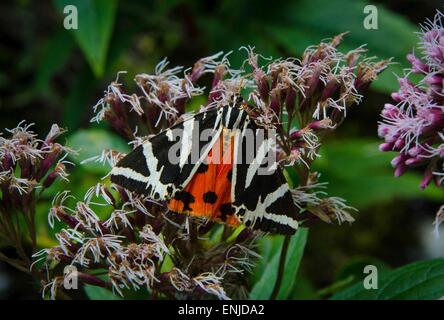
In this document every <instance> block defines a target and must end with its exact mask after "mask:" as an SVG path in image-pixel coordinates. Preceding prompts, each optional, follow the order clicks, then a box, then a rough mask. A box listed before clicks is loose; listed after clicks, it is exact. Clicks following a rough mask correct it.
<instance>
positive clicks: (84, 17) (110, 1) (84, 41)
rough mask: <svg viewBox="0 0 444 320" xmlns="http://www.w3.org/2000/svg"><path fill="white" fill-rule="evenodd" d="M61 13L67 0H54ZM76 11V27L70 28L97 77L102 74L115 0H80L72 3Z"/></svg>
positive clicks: (115, 6) (111, 27) (67, 3)
mask: <svg viewBox="0 0 444 320" xmlns="http://www.w3.org/2000/svg"><path fill="white" fill-rule="evenodd" d="M54 3H55V6H56V8H57V9H58V10H59V11H60V13H61V14H62V15H63V17H64V14H63V9H64V7H65V6H67V5H70V4H72V1H69V0H54ZM74 5H75V6H76V7H77V12H78V29H77V30H70V31H71V32H72V33H73V35H74V37H75V39H76V41H77V43H78V45H79V47H80V49H81V50H82V52H83V54H84V55H85V58H86V60H87V61H88V63H89V64H90V65H91V68H92V69H93V71H94V74H95V75H96V76H97V77H100V76H102V75H103V72H104V69H105V64H106V57H107V52H108V47H109V41H110V38H111V34H112V30H113V26H114V20H115V16H116V9H117V0H82V1H76V2H75V4H74Z"/></svg>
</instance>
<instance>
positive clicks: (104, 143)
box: [68, 129, 130, 174]
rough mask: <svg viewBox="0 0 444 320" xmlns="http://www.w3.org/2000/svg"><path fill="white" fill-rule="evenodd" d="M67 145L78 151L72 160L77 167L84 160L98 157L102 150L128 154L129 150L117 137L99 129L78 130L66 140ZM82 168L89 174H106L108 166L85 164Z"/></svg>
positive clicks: (93, 163) (95, 163)
mask: <svg viewBox="0 0 444 320" xmlns="http://www.w3.org/2000/svg"><path fill="white" fill-rule="evenodd" d="M68 145H69V146H70V147H71V148H73V149H75V150H79V155H78V156H77V157H74V158H73V161H74V162H76V163H77V164H78V165H79V164H80V163H81V162H82V161H83V160H85V159H89V158H91V157H95V156H100V154H101V153H102V151H103V150H106V149H112V150H116V151H119V152H128V151H129V150H130V148H129V147H128V145H127V144H126V143H125V141H124V140H123V139H122V138H120V137H119V136H117V135H115V134H112V133H110V132H108V131H105V130H101V129H87V130H85V129H84V130H79V131H77V132H76V133H74V134H72V135H71V136H70V137H69V138H68ZM82 167H83V168H84V169H86V170H88V171H90V172H94V173H98V174H107V173H108V172H109V170H110V167H109V166H103V165H102V164H100V163H97V162H86V163H84V164H82Z"/></svg>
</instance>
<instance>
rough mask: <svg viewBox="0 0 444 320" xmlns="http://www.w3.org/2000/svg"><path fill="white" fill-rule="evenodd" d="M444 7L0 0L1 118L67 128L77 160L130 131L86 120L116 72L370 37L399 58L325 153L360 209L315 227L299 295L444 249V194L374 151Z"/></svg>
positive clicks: (94, 170) (2, 271) (10, 282)
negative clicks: (68, 21) (438, 228)
mask: <svg viewBox="0 0 444 320" xmlns="http://www.w3.org/2000/svg"><path fill="white" fill-rule="evenodd" d="M68 4H74V5H76V6H77V8H78V13H79V29H78V30H65V29H64V27H63V19H64V14H63V8H64V7H65V5H68ZM368 4H373V5H375V6H376V8H377V9H378V29H377V30H366V29H365V28H364V27H363V20H364V17H365V16H366V15H365V14H364V13H363V10H364V7H365V6H366V5H368ZM442 5H443V3H442V1H434V0H428V1H424V0H415V1H413V0H394V1H393V0H391V1H382V0H381V1H371V2H370V1H362V0H335V1H332V0H295V1H273V2H271V1H265V0H259V1H258V0H256V1H252V0H251V1H234V0H227V1H222V0H219V1H180V0H173V1H160V0H159V1H141V0H140V1H137V0H130V1H128V0H127V1H118V0H96V1H93V0H78V1H73V0H72V1H65V0H54V1H30V0H17V1H2V2H1V4H0V12H2V13H1V15H0V39H1V41H0V64H1V68H0V127H1V128H2V129H3V128H12V127H15V126H16V125H17V123H18V122H19V121H21V120H27V121H28V122H34V123H36V126H35V127H34V129H35V131H36V132H38V133H40V134H42V135H43V134H46V133H47V131H48V130H49V128H50V126H51V124H52V123H59V124H60V125H62V126H63V127H66V128H68V129H69V132H68V134H67V135H66V139H67V142H68V144H69V145H70V146H71V147H73V148H76V149H79V148H81V149H82V151H81V153H80V156H79V157H78V158H77V159H73V161H75V162H77V163H79V161H80V160H82V159H85V158H87V157H90V156H92V155H97V154H99V153H100V152H101V150H102V149H104V148H109V147H112V148H116V149H119V150H121V151H124V150H125V149H127V148H128V147H127V146H126V144H125V142H124V141H122V140H121V139H120V138H119V137H118V136H117V135H114V134H113V133H111V131H110V130H107V128H106V125H97V124H91V123H90V122H89V119H90V118H91V116H92V106H93V105H94V104H95V103H96V101H97V100H98V99H99V98H101V97H102V95H103V91H104V90H105V89H106V86H107V85H108V84H109V83H110V82H111V81H113V80H114V79H115V77H116V73H117V72H118V71H121V70H126V71H128V74H127V75H126V76H123V77H122V78H121V80H122V81H123V82H124V83H125V84H126V85H127V86H129V87H131V86H132V85H133V82H132V79H133V77H134V75H135V74H136V73H142V72H147V73H149V72H152V71H153V70H154V67H155V65H156V64H157V63H158V62H159V61H160V60H162V59H163V58H164V57H168V59H169V60H170V61H171V65H172V66H175V65H183V66H185V67H190V66H192V65H193V64H194V62H195V61H197V60H198V59H199V58H201V57H204V56H207V55H211V54H213V53H216V52H218V51H220V50H222V51H225V52H227V51H230V50H233V54H232V56H231V57H232V61H233V67H239V66H240V65H241V63H242V61H243V59H245V52H240V51H238V49H239V47H241V46H245V45H251V46H255V47H256V51H257V52H258V53H261V54H263V55H264V56H273V57H275V58H276V57H289V56H294V57H299V56H300V55H301V53H302V52H303V50H304V49H305V48H306V47H307V46H308V45H311V44H316V43H318V42H319V41H320V40H321V39H325V38H328V37H332V36H335V35H337V34H339V33H341V32H344V31H350V33H349V34H348V35H347V36H346V37H345V41H344V43H343V45H342V49H343V50H344V51H345V50H348V49H351V48H355V47H358V46H360V45H361V44H367V48H368V50H369V55H370V56H373V55H375V56H378V57H379V58H389V57H393V58H394V61H395V62H396V63H397V64H395V65H393V66H391V67H390V68H389V69H388V70H386V71H385V72H384V74H383V76H382V77H381V79H380V80H378V81H377V82H376V83H374V84H373V85H372V88H371V90H370V92H368V94H367V95H366V97H365V99H364V101H363V103H362V104H361V105H360V106H359V107H357V108H355V109H354V110H351V112H350V113H349V114H348V118H347V121H345V123H344V125H343V126H342V127H341V128H340V130H338V131H337V132H336V133H335V135H334V136H331V137H329V139H328V141H327V142H326V143H325V145H324V147H323V152H322V158H320V159H319V160H317V169H318V170H319V171H320V172H321V173H322V180H323V181H329V182H330V184H329V193H330V195H334V196H340V197H343V198H345V199H346V200H347V201H348V204H350V205H352V206H354V207H356V208H358V209H359V213H358V214H357V215H356V222H355V223H354V224H353V225H350V226H349V225H342V226H334V225H324V224H318V225H316V226H314V227H313V228H312V229H311V230H310V234H309V239H308V243H307V247H306V251H305V255H304V258H303V260H302V266H301V269H300V272H299V275H298V282H297V283H298V285H297V286H296V289H295V290H294V292H293V297H294V298H296V299H304V298H323V297H326V296H328V295H329V293H331V292H332V290H335V288H332V287H331V286H330V285H331V284H332V283H333V282H335V283H336V285H337V284H338V283H341V281H342V282H343V283H349V282H350V281H356V279H357V278H359V277H362V266H363V265H365V264H369V263H371V264H376V265H378V266H380V267H381V268H383V269H390V268H394V267H398V266H401V265H404V264H406V263H409V262H412V261H416V260H420V259H426V258H432V257H439V256H442V255H443V253H444V251H443V249H444V240H442V239H441V240H440V239H437V238H435V237H434V235H433V234H432V231H433V225H432V222H433V219H434V215H435V212H436V210H437V209H438V208H439V206H440V204H441V203H442V202H443V199H444V194H443V192H442V191H441V190H438V189H437V188H434V187H429V188H428V189H427V190H426V191H420V189H419V186H418V185H419V181H420V176H419V174H418V175H417V174H415V173H414V172H410V173H407V174H405V175H404V176H402V177H401V178H399V179H395V178H394V177H393V172H392V168H391V167H390V160H391V158H392V157H393V155H390V154H388V153H384V154H383V153H380V152H379V151H378V143H379V141H378V138H377V122H378V121H379V112H380V110H381V109H382V107H383V104H384V103H386V102H390V96H389V94H390V92H391V91H393V90H396V87H397V82H396V76H395V75H396V74H398V75H399V74H402V72H403V68H405V67H407V64H406V59H405V55H406V54H407V53H409V52H411V51H412V49H413V48H414V46H415V44H416V42H417V35H416V34H415V32H418V31H419V23H421V22H423V21H424V20H425V19H426V18H427V17H433V15H434V13H435V10H436V9H442ZM103 170H104V169H103V168H101V167H98V166H95V165H83V166H77V167H76V169H75V170H73V171H72V175H71V182H70V183H69V185H65V186H63V185H62V186H61V185H60V184H59V185H58V186H54V192H55V191H56V190H58V189H60V188H62V187H64V188H68V189H70V190H72V193H73V194H74V195H76V196H78V197H81V196H82V195H83V193H84V192H85V190H86V189H88V188H89V187H90V186H91V185H93V184H95V183H96V182H97V181H98V179H100V178H101V177H103V176H104V175H105V174H106V169H105V171H103ZM51 198H52V197H51V194H49V195H48V198H47V202H46V203H42V204H41V206H40V208H39V210H38V211H39V212H38V219H39V222H38V225H39V237H40V243H39V245H40V246H41V247H48V246H51V245H52V244H53V243H54V240H53V237H52V233H51V231H50V230H49V229H48V227H47V212H48V208H49V206H50V202H51V200H52V199H51ZM0 245H1V244H0ZM0 250H6V251H7V250H8V248H2V247H0ZM37 297H38V288H37V287H36V286H35V284H33V282H32V281H31V279H28V278H26V277H25V276H23V275H22V274H21V273H18V272H16V271H15V270H13V269H12V268H10V267H9V266H7V265H4V264H1V263H0V298H17V299H29V298H37Z"/></svg>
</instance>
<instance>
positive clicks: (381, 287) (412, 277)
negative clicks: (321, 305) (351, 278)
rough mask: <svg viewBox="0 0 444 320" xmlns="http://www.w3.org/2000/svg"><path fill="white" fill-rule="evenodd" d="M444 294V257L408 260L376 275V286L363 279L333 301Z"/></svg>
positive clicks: (408, 298) (439, 295)
mask: <svg viewBox="0 0 444 320" xmlns="http://www.w3.org/2000/svg"><path fill="white" fill-rule="evenodd" d="M442 296H444V259H435V260H428V261H421V262H416V263H412V264H409V265H406V266H403V267H401V268H398V269H396V270H394V271H390V272H387V273H384V274H382V275H380V276H379V281H378V289H374V290H371V289H370V290H368V289H365V288H364V285H363V282H359V283H357V284H355V285H354V286H352V287H350V288H348V289H346V290H344V291H342V292H339V293H337V294H335V295H334V296H333V297H332V299H334V300H346V299H353V300H361V299H366V300H370V299H371V300H389V299H396V300H400V299H404V300H426V299H438V298H440V297H442Z"/></svg>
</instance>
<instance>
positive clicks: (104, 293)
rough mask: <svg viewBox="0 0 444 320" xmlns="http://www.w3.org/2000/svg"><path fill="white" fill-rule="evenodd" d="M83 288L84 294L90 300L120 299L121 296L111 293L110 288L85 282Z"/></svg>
mask: <svg viewBox="0 0 444 320" xmlns="http://www.w3.org/2000/svg"><path fill="white" fill-rule="evenodd" d="M84 289H85V293H86V295H87V296H88V298H90V299H91V300H121V298H120V297H119V296H117V295H115V294H114V293H112V292H111V290H108V289H105V288H102V287H96V286H91V285H89V284H87V285H85V286H84Z"/></svg>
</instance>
